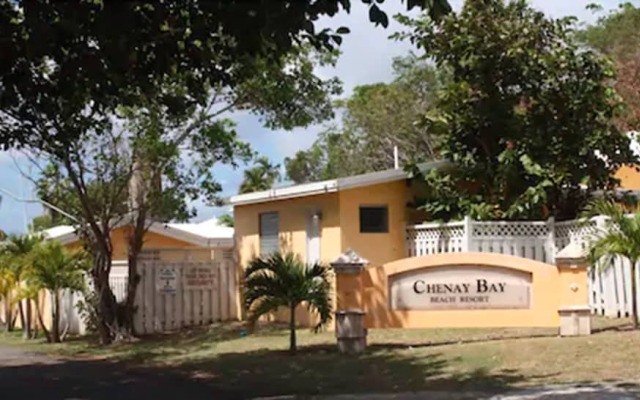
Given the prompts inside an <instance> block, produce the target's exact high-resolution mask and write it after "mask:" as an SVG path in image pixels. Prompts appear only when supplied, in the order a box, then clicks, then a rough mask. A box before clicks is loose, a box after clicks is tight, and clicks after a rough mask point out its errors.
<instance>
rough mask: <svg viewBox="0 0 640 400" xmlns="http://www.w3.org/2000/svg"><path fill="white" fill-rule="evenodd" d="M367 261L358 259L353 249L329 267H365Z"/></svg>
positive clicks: (358, 256)
mask: <svg viewBox="0 0 640 400" xmlns="http://www.w3.org/2000/svg"><path fill="white" fill-rule="evenodd" d="M367 264H369V260H367V259H366V258H362V257H360V255H358V253H356V252H355V251H354V250H353V249H347V251H345V252H344V253H342V254H341V255H340V256H339V257H338V258H336V259H335V261H333V262H332V263H331V265H367Z"/></svg>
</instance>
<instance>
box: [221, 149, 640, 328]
mask: <svg viewBox="0 0 640 400" xmlns="http://www.w3.org/2000/svg"><path fill="white" fill-rule="evenodd" d="M442 165H445V162H442V161H439V162H433V163H428V164H425V165H424V166H423V167H424V168H425V169H426V170H428V169H431V168H439V167H441V166H442ZM616 177H617V178H618V179H620V180H621V185H620V187H621V190H622V191H635V190H638V189H640V173H639V172H638V170H637V169H636V168H635V167H623V168H621V169H620V171H619V172H618V173H617V174H616ZM407 178H408V177H407V174H406V173H405V172H404V171H402V170H398V169H392V170H386V171H380V172H373V173H368V174H363V175H358V176H351V177H346V178H338V179H332V180H326V181H322V182H313V183H306V184H300V185H294V186H290V187H283V188H274V189H271V190H267V191H262V192H255V193H248V194H241V195H237V196H233V197H231V198H230V203H231V204H232V205H233V206H234V219H235V244H236V253H237V255H238V260H239V268H240V273H242V271H243V270H244V268H246V266H247V264H248V263H249V261H250V260H251V259H253V258H254V257H256V256H259V255H266V254H269V253H272V252H274V251H292V252H294V253H296V254H298V255H299V256H300V257H301V258H302V259H303V260H304V261H306V262H308V263H312V262H316V261H320V262H323V263H329V262H331V261H333V260H335V259H336V258H337V257H338V256H340V255H341V254H342V253H344V252H345V251H347V250H348V249H353V250H355V251H356V252H357V253H358V255H360V256H361V257H363V258H364V259H366V260H368V261H369V263H370V265H371V266H381V265H384V264H387V263H390V262H392V261H396V260H400V259H402V258H405V257H407V255H408V251H407V248H406V238H407V226H408V225H413V224H416V223H421V222H423V221H424V219H423V218H422V216H420V215H416V212H415V211H412V210H411V208H410V207H407V203H408V202H410V201H412V200H413V198H414V194H413V192H412V188H411V185H409V184H408V180H407ZM300 315H301V316H302V319H301V320H302V321H304V315H305V314H304V313H301V314H300ZM280 318H286V315H284V314H283V315H282V316H278V319H280ZM303 323H304V322H303Z"/></svg>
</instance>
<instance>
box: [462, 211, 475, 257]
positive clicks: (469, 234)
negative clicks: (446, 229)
mask: <svg viewBox="0 0 640 400" xmlns="http://www.w3.org/2000/svg"><path fill="white" fill-rule="evenodd" d="M472 249H473V221H472V220H471V217H470V216H468V215H466V216H465V217H464V236H463V239H462V251H471V250H472Z"/></svg>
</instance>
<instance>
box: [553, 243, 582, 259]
mask: <svg viewBox="0 0 640 400" xmlns="http://www.w3.org/2000/svg"><path fill="white" fill-rule="evenodd" d="M586 257H587V252H586V250H585V249H584V248H583V247H582V246H581V245H580V244H579V243H576V242H571V243H569V245H568V246H566V247H564V248H563V249H562V250H560V251H559V252H558V254H556V262H559V261H583V260H584V259H585V258H586Z"/></svg>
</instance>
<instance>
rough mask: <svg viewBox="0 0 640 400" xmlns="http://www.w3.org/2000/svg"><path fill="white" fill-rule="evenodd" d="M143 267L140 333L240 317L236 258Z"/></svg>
mask: <svg viewBox="0 0 640 400" xmlns="http://www.w3.org/2000/svg"><path fill="white" fill-rule="evenodd" d="M139 270H140V275H141V280H140V283H139V285H138V291H137V293H136V305H137V307H138V308H137V311H136V314H135V319H134V324H135V327H136V331H137V332H138V333H142V334H145V333H152V332H165V331H170V330H175V329H180V328H183V327H188V326H194V325H205V324H210V323H212V322H216V321H227V320H237V319H239V318H240V309H239V293H240V291H239V286H238V285H239V282H238V281H239V280H238V277H237V271H236V268H235V263H234V262H233V261H232V260H224V261H219V262H207V263H196V262H188V263H185V262H181V263H167V262H161V261H154V262H143V263H142V264H141V265H140V268H139Z"/></svg>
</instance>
